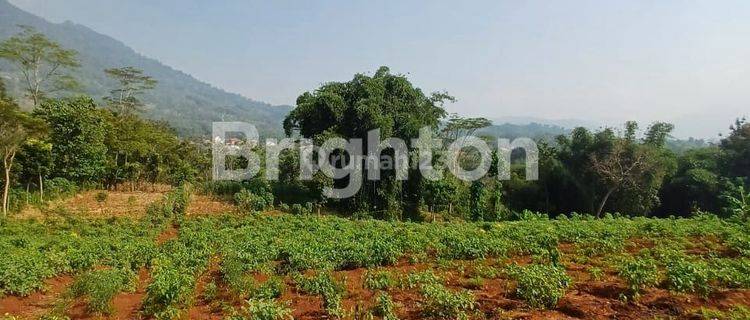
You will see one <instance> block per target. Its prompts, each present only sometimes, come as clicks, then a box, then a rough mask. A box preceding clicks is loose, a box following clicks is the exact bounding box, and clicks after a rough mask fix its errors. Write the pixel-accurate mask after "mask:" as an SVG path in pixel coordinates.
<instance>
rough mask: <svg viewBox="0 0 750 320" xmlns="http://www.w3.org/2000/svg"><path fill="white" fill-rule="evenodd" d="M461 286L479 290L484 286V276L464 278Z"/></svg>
mask: <svg viewBox="0 0 750 320" xmlns="http://www.w3.org/2000/svg"><path fill="white" fill-rule="evenodd" d="M461 286H463V287H464V288H467V289H472V290H477V289H481V288H482V287H484V278H482V277H479V276H475V277H472V278H469V279H466V280H464V281H463V282H462V283H461Z"/></svg>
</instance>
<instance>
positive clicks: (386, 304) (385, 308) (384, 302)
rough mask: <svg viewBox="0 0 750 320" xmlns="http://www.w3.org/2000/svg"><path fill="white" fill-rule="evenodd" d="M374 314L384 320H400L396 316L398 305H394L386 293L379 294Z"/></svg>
mask: <svg viewBox="0 0 750 320" xmlns="http://www.w3.org/2000/svg"><path fill="white" fill-rule="evenodd" d="M372 313H373V314H374V315H376V316H378V317H382V318H383V320H398V317H397V316H396V304H395V303H393V299H391V296H390V295H388V293H385V292H381V293H379V294H378V296H377V298H375V306H374V307H373V310H372Z"/></svg>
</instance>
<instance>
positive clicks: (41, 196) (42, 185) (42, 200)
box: [39, 173, 44, 202]
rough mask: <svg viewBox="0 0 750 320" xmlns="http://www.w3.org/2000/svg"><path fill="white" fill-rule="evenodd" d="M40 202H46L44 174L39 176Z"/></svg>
mask: <svg viewBox="0 0 750 320" xmlns="http://www.w3.org/2000/svg"><path fill="white" fill-rule="evenodd" d="M39 202H44V180H42V174H41V173H40V174H39Z"/></svg>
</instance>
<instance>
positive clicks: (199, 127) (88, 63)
mask: <svg viewBox="0 0 750 320" xmlns="http://www.w3.org/2000/svg"><path fill="white" fill-rule="evenodd" d="M18 25H28V26H32V27H34V28H36V29H37V30H38V31H39V32H42V33H44V34H45V35H47V36H48V37H49V38H50V39H53V40H55V41H57V42H59V43H60V44H61V45H63V46H64V47H66V48H68V49H74V50H76V51H78V58H79V60H80V62H81V68H80V69H79V70H78V71H77V73H76V74H75V77H76V78H77V79H78V80H79V81H80V82H81V84H82V87H83V88H82V91H83V93H85V94H88V95H90V96H92V97H94V98H95V99H97V100H100V99H101V98H102V97H104V96H106V95H108V93H109V90H110V89H111V88H112V86H113V84H114V83H113V82H112V81H111V80H110V79H108V78H107V77H106V76H105V74H104V72H103V70H104V69H105V68H112V67H123V66H133V67H136V68H139V69H142V70H144V72H145V73H146V74H148V75H150V76H152V77H154V78H155V79H156V80H158V81H159V84H158V85H157V87H156V89H155V90H153V91H151V92H149V93H147V94H146V95H144V97H143V100H144V101H145V102H146V103H147V104H148V105H149V106H148V108H147V110H146V116H147V117H149V118H152V119H157V120H164V121H167V122H168V123H170V124H171V125H172V126H173V127H174V128H175V129H177V131H178V132H179V133H180V134H183V135H188V136H195V135H205V134H207V133H209V132H210V130H211V122H213V121H245V122H249V123H253V124H255V125H256V126H257V127H258V130H259V131H260V133H261V135H264V136H279V135H281V134H283V132H282V126H281V122H282V121H283V118H284V116H286V114H287V113H288V112H289V110H291V107H290V106H273V105H270V104H267V103H264V102H259V101H255V100H252V99H249V98H245V97H243V96H241V95H239V94H235V93H229V92H226V91H224V90H222V89H219V88H216V87H213V86H211V85H209V84H207V83H204V82H201V81H199V80H197V79H195V78H193V77H192V76H190V75H188V74H186V73H184V72H181V71H178V70H175V69H173V68H171V67H169V66H166V65H164V64H162V63H161V62H159V61H157V60H155V59H152V58H148V57H145V56H143V55H141V54H139V53H137V52H135V50H133V49H131V48H130V47H128V46H126V45H125V44H123V43H122V42H120V41H118V40H115V39H113V38H111V37H109V36H106V35H103V34H100V33H97V32H95V31H93V30H91V29H89V28H87V27H85V26H82V25H79V24H75V23H72V22H63V23H51V22H48V21H46V20H44V19H42V18H40V17H37V16H35V15H33V14H31V13H28V12H26V11H23V10H21V9H19V8H17V7H15V6H13V5H12V4H10V3H9V2H7V0H0V41H1V40H4V39H7V38H9V37H11V36H12V35H14V34H16V33H18V32H19V31H20V29H19V28H18ZM0 76H2V77H3V80H5V82H6V84H7V85H8V87H9V89H10V90H11V93H12V94H14V95H15V96H17V97H18V96H21V95H22V92H21V90H20V85H19V84H20V82H19V79H18V76H17V73H16V72H15V69H14V68H13V67H12V66H11V65H10V64H9V63H8V62H6V61H0Z"/></svg>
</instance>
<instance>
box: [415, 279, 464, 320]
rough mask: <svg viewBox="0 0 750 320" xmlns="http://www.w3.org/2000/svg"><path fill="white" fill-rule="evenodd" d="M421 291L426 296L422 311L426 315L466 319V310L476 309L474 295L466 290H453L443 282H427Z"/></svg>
mask: <svg viewBox="0 0 750 320" xmlns="http://www.w3.org/2000/svg"><path fill="white" fill-rule="evenodd" d="M421 293H422V296H424V303H423V305H422V312H423V314H424V316H426V317H435V318H440V319H466V318H467V315H466V311H471V310H474V305H475V301H474V295H472V294H471V292H469V291H466V290H462V291H458V292H453V291H451V290H448V288H446V287H445V286H443V285H442V284H426V285H423V286H422V289H421Z"/></svg>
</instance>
